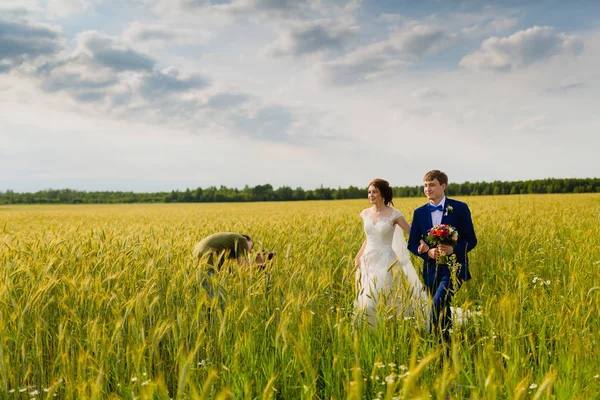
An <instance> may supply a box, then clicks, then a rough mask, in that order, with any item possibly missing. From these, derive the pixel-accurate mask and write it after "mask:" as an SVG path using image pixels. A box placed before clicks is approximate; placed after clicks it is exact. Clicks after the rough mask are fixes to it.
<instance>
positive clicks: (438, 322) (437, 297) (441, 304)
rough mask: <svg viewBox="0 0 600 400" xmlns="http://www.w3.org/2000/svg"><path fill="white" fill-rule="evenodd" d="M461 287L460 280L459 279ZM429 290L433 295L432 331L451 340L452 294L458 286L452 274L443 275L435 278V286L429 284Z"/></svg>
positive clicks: (446, 339) (444, 338)
mask: <svg viewBox="0 0 600 400" xmlns="http://www.w3.org/2000/svg"><path fill="white" fill-rule="evenodd" d="M458 286H459V287H460V281H458ZM427 290H428V291H429V294H431V297H433V304H432V305H431V327H430V329H431V332H432V333H441V336H442V339H443V340H445V341H447V342H449V341H450V329H451V328H452V310H451V308H450V304H451V302H452V296H453V294H454V291H455V290H458V287H457V288H454V287H453V284H452V280H451V279H450V276H448V275H446V276H441V277H438V278H436V279H435V281H434V284H433V286H427Z"/></svg>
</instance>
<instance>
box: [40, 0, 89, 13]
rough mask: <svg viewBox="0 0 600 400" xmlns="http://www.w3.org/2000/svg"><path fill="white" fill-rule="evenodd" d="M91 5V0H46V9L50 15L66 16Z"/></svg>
mask: <svg viewBox="0 0 600 400" xmlns="http://www.w3.org/2000/svg"><path fill="white" fill-rule="evenodd" d="M91 7H92V1H91V0H48V4H47V6H46V11H47V12H48V13H50V15H52V16H56V17H67V16H70V15H72V14H77V13H81V12H84V11H86V10H87V9H89V8H91Z"/></svg>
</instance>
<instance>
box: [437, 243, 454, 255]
mask: <svg viewBox="0 0 600 400" xmlns="http://www.w3.org/2000/svg"><path fill="white" fill-rule="evenodd" d="M438 250H439V251H440V252H444V254H445V255H447V256H449V255H451V254H454V247H452V246H450V245H449V244H440V245H438Z"/></svg>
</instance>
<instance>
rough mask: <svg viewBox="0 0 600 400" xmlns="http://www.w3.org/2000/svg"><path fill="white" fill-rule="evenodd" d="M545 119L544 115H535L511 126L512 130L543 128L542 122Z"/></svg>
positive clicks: (523, 130) (530, 130)
mask: <svg viewBox="0 0 600 400" xmlns="http://www.w3.org/2000/svg"><path fill="white" fill-rule="evenodd" d="M545 120H546V116H545V115H536V116H533V117H530V118H527V119H526V120H524V121H521V122H519V123H517V124H515V125H513V127H512V129H511V130H512V131H513V132H532V131H541V130H544V129H545V126H544V125H543V122H544V121H545Z"/></svg>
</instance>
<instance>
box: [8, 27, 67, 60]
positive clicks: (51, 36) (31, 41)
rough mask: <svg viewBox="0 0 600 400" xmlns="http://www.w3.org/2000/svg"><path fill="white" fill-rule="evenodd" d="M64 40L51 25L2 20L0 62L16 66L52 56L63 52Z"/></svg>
mask: <svg viewBox="0 0 600 400" xmlns="http://www.w3.org/2000/svg"><path fill="white" fill-rule="evenodd" d="M62 39H63V38H62V34H61V32H60V31H59V30H58V29H56V28H55V27H52V26H50V25H46V24H41V23H36V22H26V21H6V20H3V19H0V62H1V63H2V64H3V65H11V66H16V65H20V64H22V63H24V62H27V61H35V60H37V59H39V58H41V57H43V56H51V55H53V54H56V53H58V52H59V51H60V50H61V48H62Z"/></svg>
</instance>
